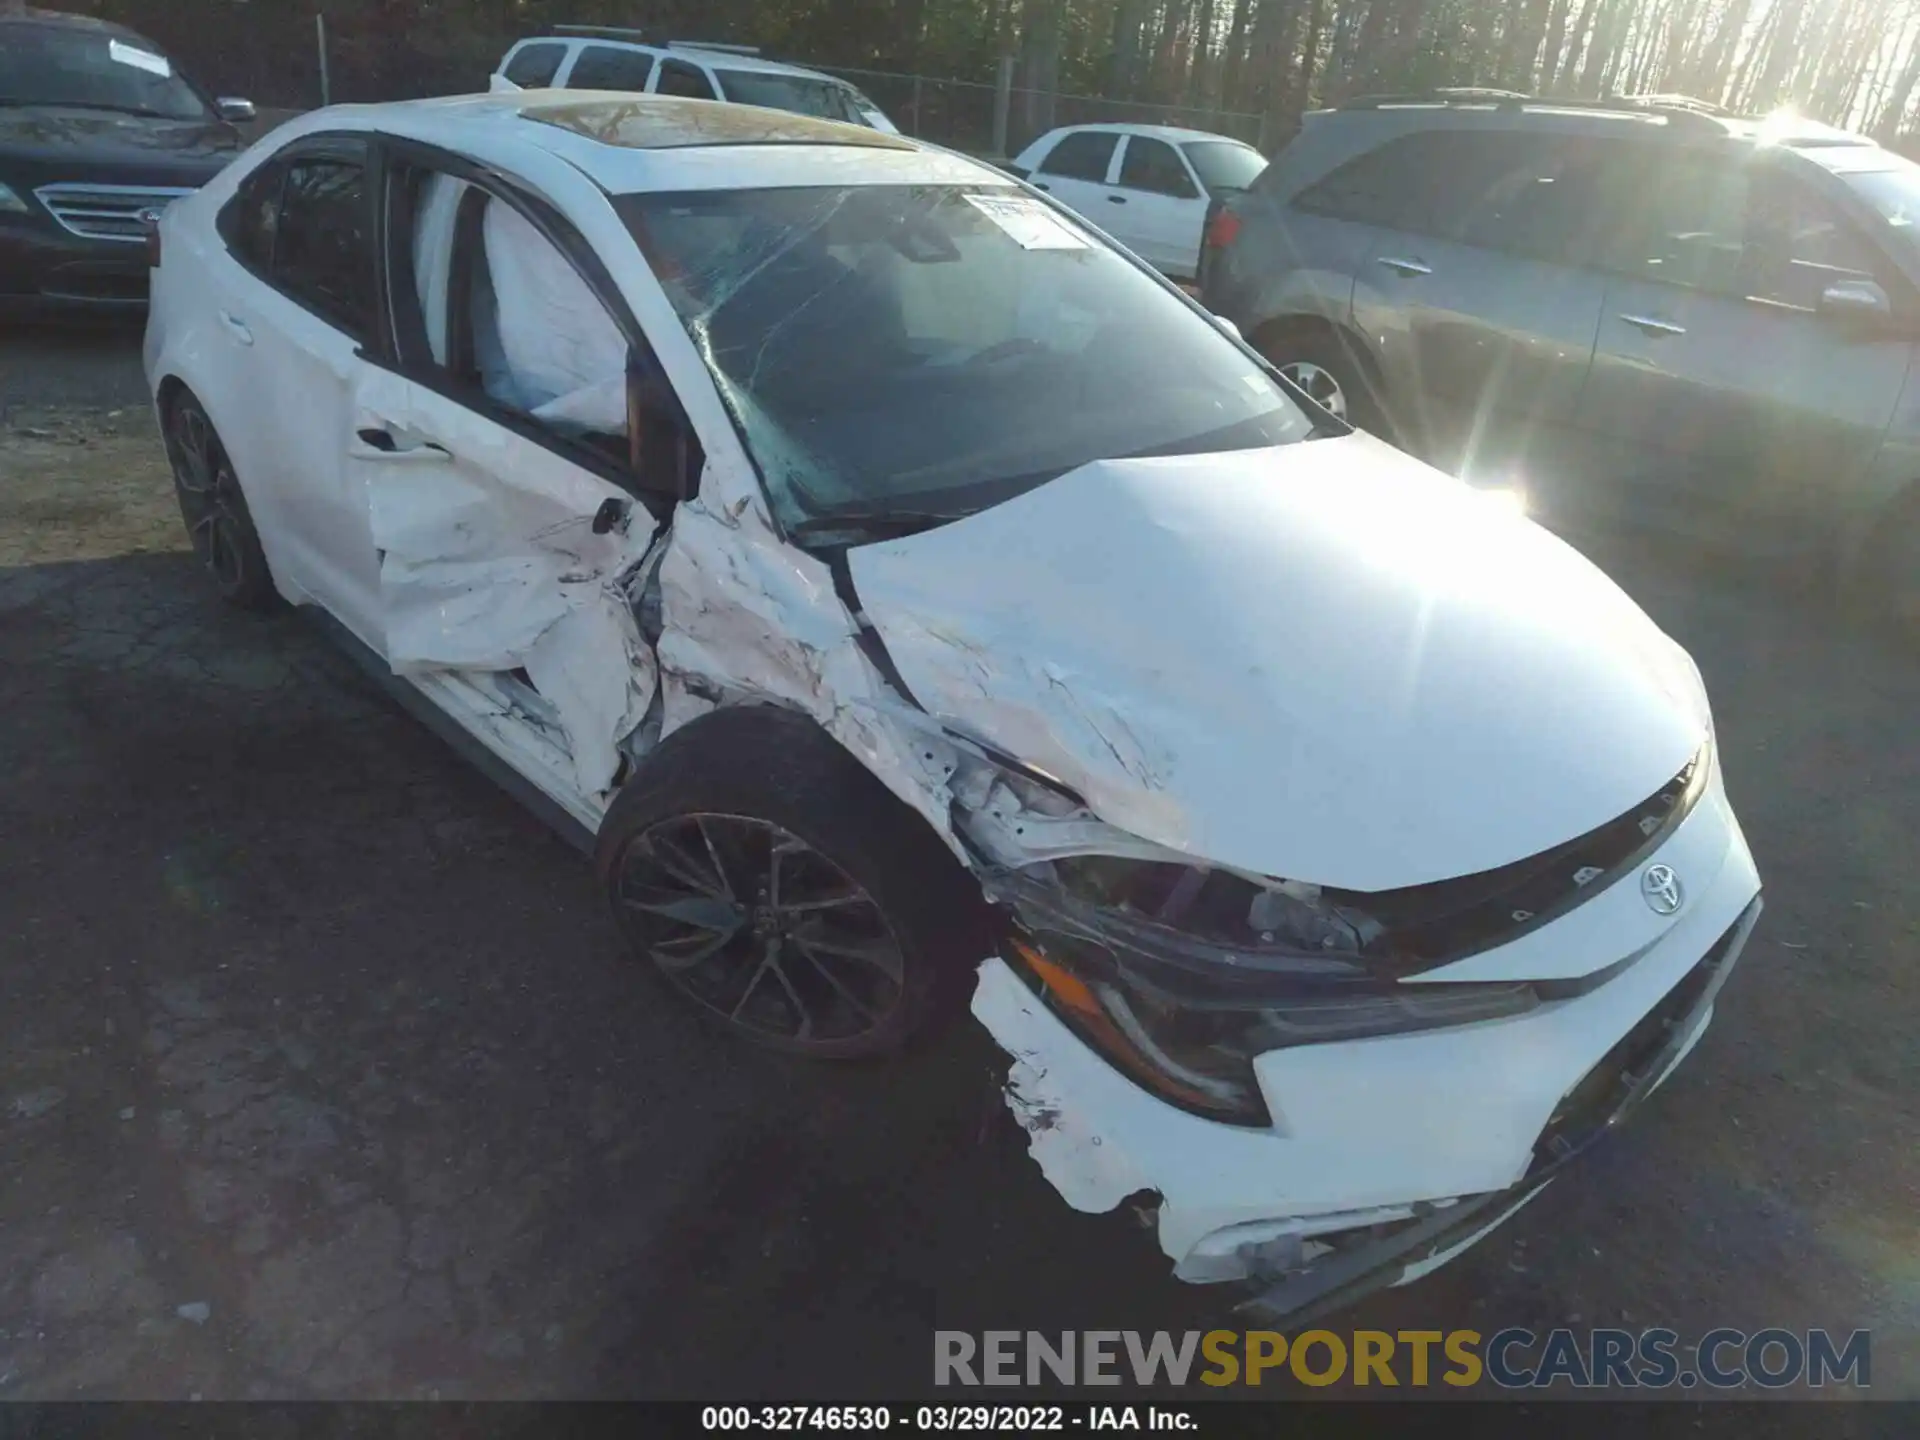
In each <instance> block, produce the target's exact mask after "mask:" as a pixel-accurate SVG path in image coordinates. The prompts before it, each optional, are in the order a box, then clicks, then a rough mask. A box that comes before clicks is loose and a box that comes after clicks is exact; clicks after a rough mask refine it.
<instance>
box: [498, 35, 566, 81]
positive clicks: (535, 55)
mask: <svg viewBox="0 0 1920 1440" xmlns="http://www.w3.org/2000/svg"><path fill="white" fill-rule="evenodd" d="M566 55H567V47H566V46H565V45H563V44H561V43H560V42H559V41H557V40H540V41H536V42H535V43H534V44H532V45H522V46H521V47H520V48H519V49H518V50H516V51H514V52H513V58H512V59H510V60H509V61H507V64H506V68H505V69H504V70H502V71H501V72H500V73H501V75H503V76H504V77H506V78H507V79H508V80H511V81H512V82H513V83H514V84H516V85H518V86H519V87H520V88H521V89H522V90H538V89H540V88H542V87H543V86H547V85H551V84H552V83H553V76H554V72H555V71H557V70H558V69H559V68H560V62H561V61H562V60H564V59H565V58H566Z"/></svg>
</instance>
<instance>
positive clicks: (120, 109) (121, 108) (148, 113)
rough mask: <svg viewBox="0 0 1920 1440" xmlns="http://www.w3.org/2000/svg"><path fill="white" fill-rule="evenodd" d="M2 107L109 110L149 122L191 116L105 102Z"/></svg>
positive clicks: (26, 103) (3, 101)
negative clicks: (136, 116) (139, 117)
mask: <svg viewBox="0 0 1920 1440" xmlns="http://www.w3.org/2000/svg"><path fill="white" fill-rule="evenodd" d="M0 106H5V107H7V108H9V109H13V110H30V109H33V110H37V109H46V110H109V111H112V112H113V113H114V114H115V115H144V116H145V117H146V118H147V119H149V120H186V119H191V118H192V117H191V116H185V115H169V114H167V112H166V111H164V110H150V109H148V108H147V107H146V106H144V105H114V104H111V103H109V102H108V101H105V100H14V99H0Z"/></svg>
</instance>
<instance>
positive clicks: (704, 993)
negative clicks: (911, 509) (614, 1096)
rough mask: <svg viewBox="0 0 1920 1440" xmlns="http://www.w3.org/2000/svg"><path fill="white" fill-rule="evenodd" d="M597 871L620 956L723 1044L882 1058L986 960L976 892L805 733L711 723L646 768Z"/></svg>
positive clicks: (615, 818)
mask: <svg viewBox="0 0 1920 1440" xmlns="http://www.w3.org/2000/svg"><path fill="white" fill-rule="evenodd" d="M596 867H597V869H598V871H599V874H600V878H601V883H602V884H603V886H604V887H605V889H606V892H607V898H608V901H609V903H610V904H611V905H612V907H613V912H614V918H615V922H616V923H617V924H618V925H619V926H620V928H621V931H622V932H623V934H624V936H625V938H626V940H627V942H628V944H629V945H630V946H631V948H632V950H633V953H634V954H635V955H636V956H637V957H639V958H641V959H643V960H644V961H646V962H647V963H648V964H649V966H650V967H651V968H652V969H653V970H654V971H655V972H656V973H657V974H658V975H660V976H661V978H663V979H664V980H665V981H666V982H667V984H668V985H670V986H671V987H672V988H673V989H674V990H676V991H677V992H678V993H679V994H680V995H681V996H682V997H683V998H684V999H687V1000H689V1001H691V1002H692V1003H693V1004H694V1005H695V1006H697V1007H698V1008H699V1009H700V1010H702V1011H704V1012H705V1013H706V1015H707V1016H708V1018H709V1019H710V1020H712V1021H714V1022H716V1023H718V1024H721V1025H723V1026H725V1027H726V1028H727V1029H728V1030H729V1031H730V1032H731V1033H733V1034H734V1035H736V1036H738V1037H740V1038H743V1039H746V1040H750V1041H753V1042H754V1043H756V1044H760V1045H765V1046H769V1047H771V1048H773V1049H777V1050H784V1051H787V1052H789V1053H793V1054H799V1055H804V1056H807V1057H809V1058H814V1059H856V1058H861V1057H866V1056H872V1055H881V1054H888V1053H891V1052H894V1051H897V1050H898V1049H900V1048H901V1047H902V1046H903V1045H904V1044H905V1043H906V1042H907V1041H908V1040H909V1039H910V1038H911V1037H912V1036H914V1035H915V1034H916V1033H919V1032H921V1031H923V1030H925V1029H926V1028H928V1027H929V1025H930V1022H932V1021H933V1020H934V1018H935V1017H936V1016H937V1014H938V1013H939V1012H940V1011H941V1010H942V1009H944V1008H946V1004H945V1002H947V1001H950V1000H954V999H957V998H958V995H959V993H960V982H961V981H962V980H963V979H964V977H965V976H966V975H967V974H968V973H970V970H971V967H972V965H974V964H977V963H978V961H979V960H980V958H981V957H982V956H983V955H984V954H985V951H984V949H983V948H982V944H983V940H982V936H983V934H984V927H983V925H982V924H981V903H980V899H979V891H978V889H977V887H975V886H974V885H973V883H972V881H971V879H970V878H969V877H968V876H967V875H966V873H965V872H964V871H963V870H962V869H961V868H960V867H959V865H958V863H957V862H956V861H955V860H954V858H953V856H952V855H951V854H950V853H949V852H948V850H947V849H946V847H945V846H944V845H943V844H942V843H941V842H940V840H939V839H938V837H937V836H935V835H934V833H933V832H932V830H931V829H929V828H928V826H927V824H926V822H925V821H924V820H923V819H922V818H921V817H920V816H919V815H917V814H915V813H914V812H913V811H912V810H910V809H909V808H908V807H907V806H905V805H904V804H902V803H901V802H900V801H899V800H898V799H897V798H896V797H895V796H894V795H893V794H892V793H891V792H890V791H888V790H887V788H886V787H885V786H884V785H882V784H881V783H880V781H879V780H878V779H877V778H875V776H874V775H873V774H872V773H871V772H870V771H868V770H867V769H866V768H865V767H864V766H862V765H861V764H860V763H859V762H858V761H857V760H855V759H854V758H853V756H852V755H850V754H849V753H848V752H847V751H846V750H844V749H843V748H842V747H841V746H840V745H839V744H838V742H836V741H835V740H834V739H833V738H832V737H831V736H830V735H828V734H827V733H826V732H825V731H824V730H822V729H821V728H820V727H819V726H818V725H816V724H815V723H814V722H813V721H812V720H811V719H809V718H808V717H806V716H804V715H800V714H798V713H797V712H794V711H789V710H785V709H781V708H778V707H774V706H743V707H738V708H733V709H726V710H720V711H716V712H714V713H713V714H711V715H708V716H706V717H704V718H703V719H701V720H698V721H695V722H694V723H693V724H691V725H689V726H687V727H686V728H684V729H682V730H679V731H676V732H675V733H674V734H673V735H671V736H669V737H668V738H667V739H666V740H665V741H663V742H662V743H661V745H660V746H659V748H658V749H657V750H655V751H654V752H653V753H652V754H651V755H649V756H648V757H647V759H646V760H645V762H644V763H643V764H642V766H641V768H640V771H639V773H638V774H637V775H636V776H635V777H634V779H633V780H632V781H630V782H629V783H628V785H627V786H626V788H625V789H624V790H622V791H621V793H620V795H619V796H618V798H616V799H615V801H614V803H613V806H612V807H611V809H609V811H608V812H607V818H606V821H605V823H604V824H603V825H602V827H601V831H600V840H599V844H598V847H597V853H596Z"/></svg>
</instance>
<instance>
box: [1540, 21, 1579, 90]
mask: <svg viewBox="0 0 1920 1440" xmlns="http://www.w3.org/2000/svg"><path fill="white" fill-rule="evenodd" d="M1572 9H1573V3H1572V0H1553V13H1552V14H1550V15H1549V16H1548V17H1547V35H1546V39H1544V40H1543V41H1541V42H1540V75H1539V79H1538V80H1537V81H1535V85H1536V87H1537V89H1538V90H1539V92H1540V93H1541V94H1543V95H1544V94H1546V93H1547V92H1548V91H1550V90H1552V89H1553V82H1554V78H1555V77H1556V76H1557V75H1558V74H1559V73H1560V52H1561V51H1562V50H1563V49H1565V48H1566V43H1567V17H1568V14H1569V12H1571V11H1572Z"/></svg>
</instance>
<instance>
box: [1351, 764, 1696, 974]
mask: <svg viewBox="0 0 1920 1440" xmlns="http://www.w3.org/2000/svg"><path fill="white" fill-rule="evenodd" d="M1706 764H1707V757H1706V752H1705V751H1704V750H1702V751H1701V752H1700V753H1699V754H1697V755H1695V756H1694V758H1693V759H1692V760H1690V761H1688V762H1687V766H1686V768H1685V769H1683V770H1682V771H1681V772H1680V773H1679V774H1678V775H1675V776H1674V777H1673V779H1671V780H1669V781H1668V782H1667V783H1666V784H1665V785H1662V786H1661V787H1660V788H1659V789H1658V790H1656V791H1655V792H1654V793H1653V794H1652V795H1649V796H1648V797H1647V798H1646V799H1645V800H1644V801H1642V802H1641V803H1640V804H1638V805H1636V806H1634V807H1633V808H1632V809H1631V810H1629V811H1627V812H1626V813H1625V814H1624V815H1621V816H1619V817H1617V818H1615V819H1613V820H1610V821H1608V822H1607V823H1606V824H1605V825H1602V826H1600V827H1599V828H1598V829H1596V830H1590V831H1588V832H1587V833H1586V834H1585V835H1582V836H1580V837H1579V838H1578V839H1576V840H1571V841H1569V842H1568V843H1566V844H1565V845H1561V846H1557V847H1556V848H1554V849H1552V850H1546V851H1542V852H1541V853H1540V854H1538V855H1533V856H1529V857H1528V858H1527V859H1525V860H1518V861H1515V862H1514V863H1513V864H1511V865H1505V866H1502V867H1501V868H1500V869H1498V870H1483V871H1481V872H1480V873H1478V874H1476V875H1463V876H1461V877H1459V878H1458V879H1454V880H1441V881H1437V882H1435V883H1434V884H1431V885H1413V886H1409V887H1408V888H1406V889H1404V890H1376V891H1371V892H1364V893H1363V892H1359V891H1332V890H1329V891H1327V892H1326V898H1327V899H1330V900H1332V901H1334V902H1335V903H1336V904H1339V905H1342V906H1346V907H1350V908H1351V909H1353V910H1356V911H1359V912H1360V913H1362V914H1364V915H1366V916H1368V917H1369V918H1371V919H1372V920H1374V921H1375V922H1377V923H1378V924H1379V925H1380V926H1381V927H1382V930H1383V932H1384V933H1382V934H1380V935H1378V936H1376V937H1374V938H1373V939H1371V940H1370V941H1369V942H1368V944H1367V952H1368V954H1369V955H1370V956H1378V957H1379V958H1380V959H1382V960H1385V961H1387V962H1389V963H1390V964H1392V965H1394V966H1395V968H1397V969H1400V970H1401V971H1402V973H1410V972H1412V971H1416V970H1422V969H1430V968H1432V967H1433V966H1436V965H1442V964H1445V963H1447V962H1448V961H1450V960H1455V959H1458V958H1459V957H1461V956H1463V955H1471V954H1474V953H1476V952H1478V951H1481V950H1485V949H1488V948H1490V947H1491V946H1494V945H1499V944H1504V943H1505V942H1507V941H1509V940H1512V939H1514V938H1516V937H1517V936H1519V935H1521V934H1524V933H1525V932H1526V931H1528V930H1531V929H1533V928H1534V927H1536V926H1538V925H1543V924H1545V923H1546V922H1547V921H1549V920H1551V919H1553V918H1554V917H1556V916H1558V915H1561V914H1564V913H1565V912H1566V911H1567V910H1569V909H1571V908H1572V907H1573V906H1575V905H1577V904H1578V903H1579V902H1580V901H1581V900H1582V899H1584V898H1585V897H1586V896H1588V895H1591V894H1594V893H1596V892H1598V891H1599V890H1601V889H1602V888H1604V887H1605V886H1606V884H1607V883H1608V882H1610V881H1611V880H1613V879H1614V878H1615V877H1617V876H1618V875H1619V874H1620V872H1621V871H1623V870H1625V869H1627V868H1629V867H1631V866H1632V865H1633V864H1634V863H1635V862H1637V861H1638V860H1639V859H1640V858H1641V857H1642V856H1644V855H1646V854H1648V853H1649V852H1650V851H1652V850H1653V849H1654V848H1655V847H1656V846H1657V845H1659V844H1660V842H1661V841H1662V840H1664V839H1665V838H1666V836H1667V834H1668V833H1669V832H1670V831H1671V830H1672V829H1673V827H1674V826H1675V825H1677V824H1679V822H1680V821H1681V820H1682V819H1684V818H1685V816H1686V815H1687V813H1688V811H1690V810H1691V809H1692V808H1693V805H1694V802H1695V801H1696V800H1698V799H1699V796H1700V792H1701V791H1702V790H1703V789H1704V788H1705V784H1704V782H1705V779H1706Z"/></svg>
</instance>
